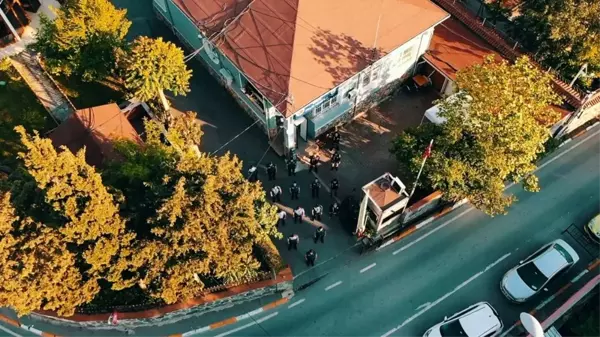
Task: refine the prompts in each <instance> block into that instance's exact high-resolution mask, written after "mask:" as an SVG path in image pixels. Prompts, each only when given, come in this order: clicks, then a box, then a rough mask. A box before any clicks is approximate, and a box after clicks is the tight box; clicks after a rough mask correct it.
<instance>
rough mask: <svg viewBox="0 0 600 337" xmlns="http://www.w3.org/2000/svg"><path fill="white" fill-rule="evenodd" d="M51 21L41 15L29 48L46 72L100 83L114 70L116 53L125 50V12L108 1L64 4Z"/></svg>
mask: <svg viewBox="0 0 600 337" xmlns="http://www.w3.org/2000/svg"><path fill="white" fill-rule="evenodd" d="M55 13H56V18H55V19H54V20H52V19H50V18H48V17H46V16H44V15H42V16H41V27H40V29H39V31H38V34H37V41H36V42H35V43H34V45H33V47H34V49H35V50H36V51H38V52H40V53H41V54H42V55H43V56H44V60H45V62H46V65H47V67H48V69H49V70H50V72H52V73H54V74H64V75H66V76H70V75H71V74H76V75H79V76H81V77H82V79H83V80H86V81H92V80H99V79H103V78H105V77H106V76H108V75H110V74H111V73H112V71H113V70H114V68H115V66H116V50H118V49H120V48H122V47H124V46H125V44H126V41H125V35H126V34H127V31H128V30H129V27H130V26H131V22H130V21H129V20H127V19H126V17H125V15H126V13H127V11H126V10H121V9H116V8H115V7H114V6H113V5H112V3H111V2H110V1H109V0H76V1H75V0H68V1H67V2H66V3H65V4H64V5H63V6H62V7H61V8H59V9H57V10H55Z"/></svg>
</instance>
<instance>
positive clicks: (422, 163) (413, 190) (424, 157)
mask: <svg viewBox="0 0 600 337" xmlns="http://www.w3.org/2000/svg"><path fill="white" fill-rule="evenodd" d="M432 146H433V139H432V140H431V141H430V142H429V146H428V147H427V149H426V150H425V153H424V155H423V161H422V162H421V168H420V169H419V173H418V174H417V179H416V180H415V183H414V185H413V188H412V191H410V194H409V195H408V199H407V200H406V204H405V205H404V208H403V209H402V213H404V210H406V207H407V206H408V202H409V201H410V198H412V196H413V194H415V190H416V189H417V185H418V184H419V178H420V177H421V173H422V172H423V167H425V162H426V161H427V158H429V155H430V154H431V148H432Z"/></svg>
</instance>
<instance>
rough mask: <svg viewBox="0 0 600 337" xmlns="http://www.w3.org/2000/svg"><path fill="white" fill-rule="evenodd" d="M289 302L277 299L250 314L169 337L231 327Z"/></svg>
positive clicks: (181, 336)
mask: <svg viewBox="0 0 600 337" xmlns="http://www.w3.org/2000/svg"><path fill="white" fill-rule="evenodd" d="M289 300H290V299H289V298H288V297H284V298H281V299H278V300H277V301H273V302H271V303H269V304H265V305H263V306H262V307H260V308H258V309H255V310H252V311H250V312H247V313H245V314H243V315H239V316H234V317H230V318H227V319H224V320H222V321H219V322H215V323H212V324H209V325H207V326H204V327H201V328H198V329H194V330H191V331H187V332H184V333H179V334H172V335H169V337H187V336H191V335H195V334H199V333H202V332H206V331H210V330H215V329H218V328H222V327H224V326H227V325H231V324H234V323H237V322H239V321H243V320H245V319H248V318H251V317H252V316H255V315H258V314H260V313H263V312H265V311H269V310H271V309H273V308H277V307H278V306H281V305H283V304H285V303H288V302H289Z"/></svg>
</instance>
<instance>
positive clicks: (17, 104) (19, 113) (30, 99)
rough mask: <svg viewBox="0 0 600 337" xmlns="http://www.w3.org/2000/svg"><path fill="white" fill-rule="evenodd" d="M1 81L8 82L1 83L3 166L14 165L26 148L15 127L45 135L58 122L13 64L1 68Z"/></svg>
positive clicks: (0, 153)
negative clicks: (19, 126) (20, 152)
mask: <svg viewBox="0 0 600 337" xmlns="http://www.w3.org/2000/svg"><path fill="white" fill-rule="evenodd" d="M0 81H4V82H6V84H5V85H3V86H0V165H4V166H8V167H10V168H15V167H16V165H17V162H18V160H17V153H18V152H19V151H22V150H23V146H22V145H21V141H20V140H19V135H18V134H17V133H16V132H15V131H14V128H15V126H17V125H23V126H24V127H25V129H26V130H27V131H28V132H31V131H33V130H37V131H39V132H40V134H45V133H46V132H48V131H50V130H52V129H53V128H55V127H56V126H57V124H56V123H55V122H54V120H53V119H52V117H51V116H50V114H49V113H48V112H47V111H46V110H45V109H44V107H43V106H42V105H41V104H40V102H39V101H38V99H37V97H35V95H34V94H33V92H32V91H31V89H30V88H29V86H28V85H27V83H25V81H24V80H23V79H22V78H21V76H20V75H19V74H18V73H17V71H16V70H15V69H14V68H13V67H12V66H8V67H7V68H5V69H3V70H0Z"/></svg>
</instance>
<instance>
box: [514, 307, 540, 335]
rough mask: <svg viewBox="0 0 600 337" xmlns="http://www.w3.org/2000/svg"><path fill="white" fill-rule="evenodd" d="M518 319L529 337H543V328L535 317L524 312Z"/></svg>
mask: <svg viewBox="0 0 600 337" xmlns="http://www.w3.org/2000/svg"><path fill="white" fill-rule="evenodd" d="M519 318H520V319H521V323H522V324H523V327H524V328H525V330H527V332H529V335H530V336H531V337H544V328H543V327H542V325H541V324H540V322H538V320H537V319H536V318H535V317H533V316H531V315H530V314H528V313H526V312H522V313H521V315H519Z"/></svg>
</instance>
